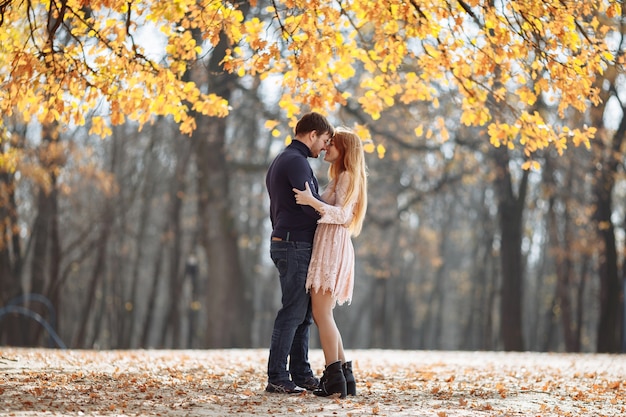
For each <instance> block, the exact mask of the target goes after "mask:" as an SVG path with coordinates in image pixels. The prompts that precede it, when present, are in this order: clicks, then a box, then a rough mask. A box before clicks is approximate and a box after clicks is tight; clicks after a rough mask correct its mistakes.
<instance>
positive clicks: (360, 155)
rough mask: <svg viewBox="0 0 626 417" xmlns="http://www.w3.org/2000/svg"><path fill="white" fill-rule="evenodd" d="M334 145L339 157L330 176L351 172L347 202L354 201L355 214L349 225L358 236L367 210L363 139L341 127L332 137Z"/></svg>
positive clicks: (332, 167)
mask: <svg viewBox="0 0 626 417" xmlns="http://www.w3.org/2000/svg"><path fill="white" fill-rule="evenodd" d="M332 141H333V145H334V146H336V147H337V150H338V151H339V158H337V160H336V161H335V162H333V163H332V164H331V165H330V167H329V168H328V177H329V178H330V179H331V180H335V186H337V183H336V181H337V178H339V174H341V173H342V172H344V171H347V172H348V173H349V174H350V178H351V181H350V184H349V185H348V191H347V195H346V202H345V204H348V203H351V202H353V201H354V203H355V204H354V216H353V218H352V222H350V226H349V227H348V228H349V230H350V233H351V234H352V236H358V235H359V233H361V228H362V227H363V219H364V218H365V212H366V210H367V168H366V166H365V153H364V152H363V143H362V142H361V139H360V138H359V137H358V136H357V135H356V133H354V132H353V131H352V130H350V129H348V128H344V127H339V128H337V129H336V130H335V136H334V137H333V139H332Z"/></svg>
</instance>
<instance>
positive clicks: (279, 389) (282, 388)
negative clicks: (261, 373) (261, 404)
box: [265, 381, 305, 394]
mask: <svg viewBox="0 0 626 417" xmlns="http://www.w3.org/2000/svg"><path fill="white" fill-rule="evenodd" d="M265 391H267V392H273V393H277V394H301V393H303V392H304V391H305V389H304V388H300V387H299V386H297V385H296V384H294V383H293V382H291V381H287V382H279V383H277V384H272V383H271V382H269V383H268V384H267V387H265Z"/></svg>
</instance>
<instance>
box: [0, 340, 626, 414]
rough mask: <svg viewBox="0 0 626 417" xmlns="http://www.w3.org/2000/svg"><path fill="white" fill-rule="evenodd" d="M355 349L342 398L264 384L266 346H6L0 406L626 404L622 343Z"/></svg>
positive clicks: (92, 409) (255, 410) (370, 409)
mask: <svg viewBox="0 0 626 417" xmlns="http://www.w3.org/2000/svg"><path fill="white" fill-rule="evenodd" d="M349 354H350V357H351V359H353V361H354V367H355V376H356V377H357V384H358V385H357V389H358V391H359V392H358V395H357V396H356V397H349V398H347V399H344V400H340V399H337V398H318V397H316V396H314V395H312V394H310V393H307V394H306V395H295V396H293V395H292V396H288V395H280V394H267V393H265V392H264V388H265V368H266V365H267V351H266V350H197V351H188V350H187V351H149V350H134V351H78V350H65V351H62V350H46V349H13V348H3V347H0V416H17V417H23V416H45V415H65V416H83V415H92V416H96V415H97V416H209V417H215V416H233V415H239V416H250V417H251V416H295V415H298V416H305V417H306V416H319V417H322V416H332V417H334V416H394V417H395V416H400V417H402V416H412V417H414V416H437V417H448V416H449V417H452V416H542V417H549V416H594V417H597V416H624V415H626V356H624V355H591V354H580V355H574V354H540V353H503V352H434V351H385V350H354V351H350V352H349ZM310 359H311V363H312V365H313V367H314V369H316V370H318V371H319V372H320V373H321V368H322V366H323V363H322V360H323V359H322V353H321V351H319V350H315V351H312V352H311V354H310Z"/></svg>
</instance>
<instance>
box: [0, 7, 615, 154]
mask: <svg viewBox="0 0 626 417" xmlns="http://www.w3.org/2000/svg"><path fill="white" fill-rule="evenodd" d="M250 3H251V5H252V10H253V11H258V10H257V9H255V7H257V4H256V2H255V1H252V2H250ZM271 4H272V5H271V6H270V7H269V8H268V9H267V10H265V12H266V13H269V14H270V15H271V16H272V19H267V20H266V21H264V20H260V19H259V18H258V17H255V16H253V14H254V13H248V15H246V14H244V13H243V11H242V10H240V9H239V8H238V6H237V3H230V2H223V1H221V0H220V1H215V0H201V1H198V0H174V1H170V2H160V1H142V2H128V1H126V0H123V1H122V0H92V1H89V2H86V1H84V0H67V1H64V2H51V1H42V2H10V3H8V4H7V5H5V6H3V9H2V10H1V13H2V16H1V18H2V20H1V22H0V73H1V75H2V78H1V80H2V81H1V83H2V84H1V85H0V112H2V114H3V115H12V114H15V113H18V114H19V115H21V117H23V118H24V119H25V120H30V119H31V118H37V119H38V120H40V121H41V122H51V121H58V122H60V123H61V125H67V124H76V125H83V124H85V120H86V116H87V115H90V112H92V111H94V109H97V108H98V107H99V106H100V107H102V102H103V100H104V102H106V104H107V107H106V109H107V112H106V113H105V114H104V115H103V114H97V115H96V117H95V118H94V119H93V121H92V124H91V126H92V127H91V130H92V132H93V133H97V134H100V135H107V134H109V133H110V127H109V123H112V124H119V123H123V122H124V121H125V120H127V119H130V120H135V121H138V122H139V123H140V124H144V123H146V122H149V121H150V120H151V119H152V118H153V117H155V116H158V115H170V116H172V117H173V118H174V120H176V121H177V122H178V123H179V124H180V126H181V130H182V131H183V132H186V133H189V132H191V131H192V130H193V128H194V127H195V123H194V120H193V114H194V113H193V112H198V113H202V114H205V115H210V116H225V115H226V114H227V113H228V103H227V102H226V100H224V99H223V98H221V97H218V96H215V95H212V94H208V93H205V92H202V91H200V89H199V88H198V86H196V85H195V84H193V83H189V82H186V81H185V80H184V77H183V74H184V72H185V71H186V69H187V68H188V64H189V63H190V62H192V61H194V60H197V59H201V58H202V57H203V56H206V55H207V54H210V53H211V48H212V47H213V46H215V45H217V43H218V42H219V39H220V34H223V35H225V36H226V37H227V38H228V39H229V41H230V44H231V48H230V49H229V50H228V51H227V54H226V57H225V59H224V60H223V62H222V64H223V67H224V69H225V70H226V71H232V72H234V73H237V74H238V75H240V76H242V77H243V76H248V75H258V74H260V75H261V76H262V77H265V76H268V75H271V74H279V75H280V77H281V78H280V79H281V80H282V83H283V85H284V86H285V87H287V88H286V90H285V91H286V93H285V95H284V96H283V97H282V98H281V100H280V105H281V106H282V108H283V109H284V110H285V112H286V114H287V116H288V117H291V118H293V117H297V116H298V114H299V112H300V111H301V109H302V107H303V106H306V107H310V108H312V109H317V110H322V111H328V110H331V109H333V108H335V107H336V106H340V105H343V104H345V103H346V100H347V99H349V98H351V96H354V99H355V100H356V101H357V102H358V103H360V105H361V106H362V108H363V110H364V111H365V112H367V113H368V114H369V115H370V116H371V117H372V118H373V119H374V120H376V119H378V118H379V117H380V115H381V112H382V111H384V110H385V109H386V108H389V107H391V106H394V104H396V103H398V102H401V103H404V104H410V103H413V102H417V101H426V102H432V103H433V105H435V106H436V105H437V103H438V99H439V95H440V94H449V93H450V91H453V92H455V94H456V95H457V96H458V102H459V106H460V108H461V109H462V116H461V119H460V121H461V122H462V123H464V124H466V125H473V126H488V127H489V128H488V132H489V134H490V138H491V142H492V143H493V144H494V145H495V146H500V145H506V146H511V145H513V144H520V145H521V146H523V148H524V150H525V151H526V152H527V154H531V153H532V152H533V151H535V150H537V149H542V148H545V147H546V146H550V145H553V146H556V147H557V149H559V150H562V149H563V148H564V147H566V146H567V144H568V143H572V142H574V143H576V144H578V143H585V144H586V143H588V141H589V139H590V138H591V137H592V135H593V131H592V130H589V129H587V130H582V131H580V130H574V129H559V128H556V127H553V126H550V125H548V124H547V123H546V122H545V121H543V120H542V118H541V116H540V115H539V114H538V113H537V112H536V111H535V110H534V109H533V105H534V104H535V103H536V101H537V98H538V97H539V96H540V95H542V94H545V95H547V96H549V97H557V98H558V103H559V104H558V109H559V112H560V114H561V115H563V114H564V112H565V111H566V110H568V109H575V110H577V111H584V110H585V109H586V108H587V107H588V106H589V105H590V104H591V103H597V102H598V100H599V92H598V91H597V89H596V88H595V87H594V81H595V79H596V77H597V76H599V75H600V74H602V72H603V70H604V69H605V68H606V66H607V61H610V60H612V59H613V55H612V52H611V50H610V49H609V47H608V45H607V43H606V42H605V38H606V36H607V33H608V31H609V29H610V28H608V27H606V26H605V25H606V24H610V25H612V24H613V23H614V22H613V21H612V19H614V18H616V17H619V16H620V15H621V9H620V7H621V6H620V2H618V1H616V0H584V1H574V0H527V1H519V2H517V1H512V2H497V6H493V5H492V2H489V1H484V0H464V1H463V0H423V1H419V2H407V1H404V0H388V1H384V2H376V1H370V0H348V1H345V0H344V1H321V0H285V1H277V0H276V1H272V3H271ZM8 22H10V24H8ZM144 25H153V26H155V27H157V28H158V29H159V30H160V31H161V32H162V33H163V34H164V35H165V37H166V39H167V45H166V46H165V48H164V51H163V55H162V59H158V60H157V59H150V58H148V57H147V56H146V53H145V51H144V49H143V48H142V45H141V42H139V40H138V39H137V38H136V36H137V31H138V29H139V28H140V27H142V26H144ZM25 29H27V30H25ZM192 30H197V31H199V32H200V33H201V34H202V36H203V39H204V41H205V42H206V43H205V44H203V45H198V44H197V43H196V41H195V40H194V37H193V36H192V35H191V31H192ZM357 77H358V78H357ZM348 81H352V83H351V85H354V82H355V81H356V82H357V85H358V88H357V89H354V88H352V87H351V88H348V87H347V85H348ZM496 109H498V113H494V112H495V110H496ZM103 116H106V120H105V119H104V118H103ZM441 128H442V129H445V127H444V125H443V124H441ZM442 134H443V137H445V136H446V132H442Z"/></svg>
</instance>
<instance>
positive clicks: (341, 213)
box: [306, 172, 354, 304]
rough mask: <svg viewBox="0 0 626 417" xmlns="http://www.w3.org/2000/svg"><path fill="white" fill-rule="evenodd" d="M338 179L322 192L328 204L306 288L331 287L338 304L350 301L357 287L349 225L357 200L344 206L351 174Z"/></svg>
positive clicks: (316, 233) (323, 211) (314, 244)
mask: <svg viewBox="0 0 626 417" xmlns="http://www.w3.org/2000/svg"><path fill="white" fill-rule="evenodd" d="M336 180H337V182H336V185H335V181H334V180H333V181H331V182H330V183H329V184H328V187H326V189H325V190H324V193H323V194H322V196H321V197H322V200H324V202H326V204H325V205H324V208H323V210H322V217H321V218H320V219H319V220H318V225H317V230H316V232H315V238H314V240H313V253H312V255H311V264H310V265H309V273H308V275H307V280H306V289H307V291H312V292H319V291H320V290H322V291H330V293H331V294H332V296H333V298H334V299H335V301H336V302H337V303H338V304H343V303H345V302H346V301H347V302H348V304H349V303H350V302H351V301H352V289H353V287H354V247H353V246H352V240H351V238H350V231H349V230H348V226H349V225H350V221H351V220H352V217H353V215H354V214H353V209H354V203H351V204H348V205H347V206H346V207H343V205H344V203H345V198H346V192H347V188H348V184H349V181H350V174H349V173H347V172H343V173H341V174H340V175H339V177H338V178H337V179H336ZM353 200H354V199H353Z"/></svg>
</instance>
